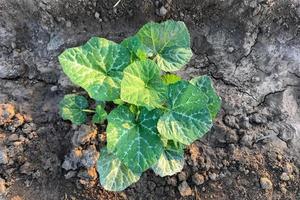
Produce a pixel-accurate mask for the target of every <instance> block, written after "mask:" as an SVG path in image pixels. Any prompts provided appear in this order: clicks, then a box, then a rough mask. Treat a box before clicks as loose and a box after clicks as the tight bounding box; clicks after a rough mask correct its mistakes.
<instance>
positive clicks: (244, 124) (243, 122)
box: [239, 117, 251, 129]
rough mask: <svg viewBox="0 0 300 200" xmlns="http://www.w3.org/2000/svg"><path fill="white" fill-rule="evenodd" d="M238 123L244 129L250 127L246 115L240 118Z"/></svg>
mask: <svg viewBox="0 0 300 200" xmlns="http://www.w3.org/2000/svg"><path fill="white" fill-rule="evenodd" d="M239 125H240V127H242V128H244V129H250V128H251V124H250V123H249V118H248V117H243V118H242V119H241V120H240V123H239Z"/></svg>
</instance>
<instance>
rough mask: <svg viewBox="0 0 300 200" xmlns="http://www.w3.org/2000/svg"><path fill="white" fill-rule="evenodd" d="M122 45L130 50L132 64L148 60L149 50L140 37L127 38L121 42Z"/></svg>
mask: <svg viewBox="0 0 300 200" xmlns="http://www.w3.org/2000/svg"><path fill="white" fill-rule="evenodd" d="M121 45H122V46H124V47H126V48H127V49H128V50H129V52H130V58H131V62H134V61H137V60H145V59H146V58H147V48H146V47H145V46H144V44H143V43H142V42H141V40H140V39H139V38H138V37H136V36H132V37H129V38H126V39H125V40H123V41H122V42H121Z"/></svg>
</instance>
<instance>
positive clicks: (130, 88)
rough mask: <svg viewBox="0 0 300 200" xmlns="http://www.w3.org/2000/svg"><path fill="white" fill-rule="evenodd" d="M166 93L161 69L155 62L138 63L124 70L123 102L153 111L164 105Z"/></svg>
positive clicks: (122, 84)
mask: <svg viewBox="0 0 300 200" xmlns="http://www.w3.org/2000/svg"><path fill="white" fill-rule="evenodd" d="M166 91H167V86H166V85H165V84H164V83H163V81H162V79H161V77H160V70H159V67H158V66H157V65H156V64H155V63H154V62H153V61H151V60H143V61H136V62H134V63H132V64H131V65H129V66H128V67H127V68H126V69H125V70H124V77H123V79H122V82H121V99H122V100H123V101H126V102H128V103H130V104H134V105H137V106H145V107H147V108H149V109H153V108H157V107H160V106H161V104H163V102H164V101H165V95H166Z"/></svg>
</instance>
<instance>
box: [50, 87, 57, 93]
mask: <svg viewBox="0 0 300 200" xmlns="http://www.w3.org/2000/svg"><path fill="white" fill-rule="evenodd" d="M50 90H51V92H55V91H57V90H58V87H57V86H56V85H54V86H52V87H51V88H50Z"/></svg>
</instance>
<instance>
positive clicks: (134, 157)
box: [106, 106, 163, 172]
mask: <svg viewBox="0 0 300 200" xmlns="http://www.w3.org/2000/svg"><path fill="white" fill-rule="evenodd" d="M160 115H161V112H160V111H159V110H152V111H148V110H147V109H146V108H142V109H141V110H140V114H139V116H138V118H137V119H136V116H135V115H134V114H133V113H132V112H131V111H130V110H129V108H128V107H127V106H119V107H118V108H116V109H114V110H113V111H112V112H111V113H110V114H109V115H108V118H107V119H108V125H107V130H106V132H107V148H108V150H109V151H110V152H112V153H113V154H114V155H116V156H117V157H118V158H119V159H120V160H121V161H122V162H123V163H124V164H125V165H126V166H128V167H129V168H130V169H131V170H132V171H134V172H143V171H145V170H146V169H148V168H149V167H151V166H152V165H153V164H154V163H156V162H157V160H158V159H159V157H160V155H161V152H162V150H163V145H162V142H161V140H160V137H159V135H158V132H157V129H156V124H157V120H158V118H159V117H160Z"/></svg>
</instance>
